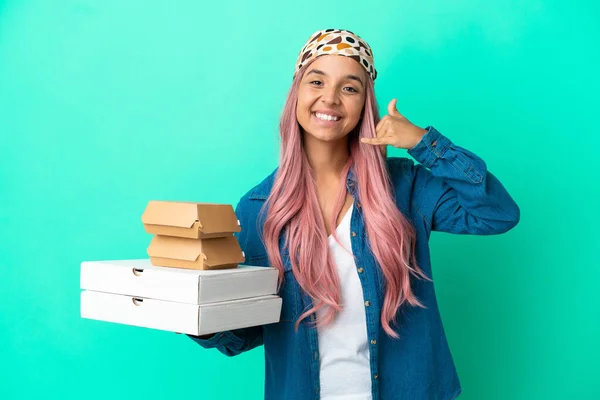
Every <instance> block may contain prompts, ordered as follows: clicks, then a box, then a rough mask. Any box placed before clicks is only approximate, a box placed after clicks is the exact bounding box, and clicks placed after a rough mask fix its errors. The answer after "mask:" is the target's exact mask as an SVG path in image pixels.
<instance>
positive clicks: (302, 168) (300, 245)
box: [263, 60, 430, 338]
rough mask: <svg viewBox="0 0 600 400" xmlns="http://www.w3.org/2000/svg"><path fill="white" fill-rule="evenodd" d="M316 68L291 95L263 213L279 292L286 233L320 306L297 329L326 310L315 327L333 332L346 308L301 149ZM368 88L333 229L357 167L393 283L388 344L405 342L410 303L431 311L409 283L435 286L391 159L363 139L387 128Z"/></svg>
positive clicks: (379, 252) (372, 231)
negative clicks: (302, 118)
mask: <svg viewBox="0 0 600 400" xmlns="http://www.w3.org/2000/svg"><path fill="white" fill-rule="evenodd" d="M313 61H314V60H313ZM311 63H312V62H309V63H308V64H306V65H304V66H303V67H302V69H301V70H300V71H298V73H297V74H296V77H295V79H294V80H293V82H292V86H291V88H290V91H289V93H288V97H287V100H286V103H285V106H284V109H283V113H282V116H281V120H280V124H279V130H280V135H281V152H280V161H279V168H278V170H277V173H276V175H275V181H274V183H273V188H272V190H271V193H270V195H269V197H268V199H267V202H266V204H265V207H264V208H263V211H264V210H265V208H266V207H267V206H268V213H267V216H266V219H265V224H264V231H263V241H264V244H265V248H266V250H267V254H268V257H269V262H270V263H271V265H273V266H274V267H275V268H277V269H278V270H279V276H280V279H279V285H280V286H281V284H282V280H283V276H284V269H283V260H282V257H281V254H280V251H279V239H280V237H281V234H282V232H283V234H284V235H285V246H286V248H287V249H288V250H289V255H290V262H291V266H292V272H293V274H294V277H295V278H296V280H297V281H298V283H299V285H300V286H301V287H302V289H303V290H304V291H305V292H306V293H307V294H308V295H309V296H310V297H311V298H312V299H313V307H312V308H311V309H309V310H307V311H306V312H304V313H303V314H301V315H300V317H299V318H298V320H297V321H296V325H295V327H296V329H298V326H299V324H300V322H301V321H302V320H303V319H304V318H306V317H308V316H309V315H311V314H312V313H313V312H315V311H317V310H318V309H320V308H322V307H324V306H329V307H328V308H327V309H326V310H325V312H324V313H323V318H319V319H318V321H317V323H316V324H317V326H323V325H326V324H329V323H330V322H331V321H332V320H333V319H334V317H335V313H336V312H337V311H340V310H341V307H342V306H341V305H340V300H341V298H340V284H339V280H338V276H337V272H336V268H335V264H334V263H333V260H332V257H331V255H330V254H329V245H328V236H327V230H326V227H325V221H324V219H323V215H322V213H321V209H320V206H319V202H318V200H317V192H316V188H315V183H314V175H313V170H312V168H311V166H310V164H309V163H308V158H307V156H306V152H305V150H304V147H303V144H302V142H303V140H302V131H301V128H300V125H299V123H298V120H297V118H296V105H297V101H298V86H299V84H300V81H301V80H302V77H303V75H304V73H305V72H306V69H307V68H308V66H309V65H310V64H311ZM366 83H367V84H366V100H365V107H364V109H363V118H362V121H359V123H358V124H357V126H356V128H355V129H354V130H353V131H352V132H350V133H349V134H348V146H349V153H350V156H349V157H348V161H347V163H346V165H345V168H344V170H343V172H342V175H341V176H340V179H343V182H344V184H342V185H340V186H341V188H340V190H339V192H338V194H337V197H336V202H335V203H334V210H333V217H332V221H331V223H330V226H331V227H335V226H336V222H335V221H336V220H337V218H338V216H339V214H340V212H341V209H342V207H343V205H344V203H345V199H346V196H347V190H346V185H345V180H346V177H347V174H348V171H349V169H350V167H351V166H352V165H353V166H354V168H353V170H354V173H355V176H356V180H357V183H358V194H359V196H360V203H361V207H362V209H363V215H364V221H365V226H366V234H367V237H368V238H369V240H368V242H369V246H370V248H371V250H372V252H373V255H374V256H375V259H376V261H377V263H378V264H379V266H380V268H381V271H382V273H383V276H384V278H385V282H386V289H385V297H384V302H383V309H382V312H381V324H382V326H383V328H384V330H385V332H386V333H387V334H388V335H389V336H391V337H394V338H398V337H399V335H398V334H397V333H396V332H395V331H394V330H393V329H392V327H391V324H392V323H394V324H395V323H396V319H395V318H396V313H397V311H398V309H399V308H400V306H401V305H402V304H403V303H405V302H408V303H409V304H410V305H412V306H420V307H424V306H423V304H421V303H420V302H419V300H418V299H417V298H416V296H415V295H414V294H413V292H412V290H411V287H410V275H411V274H412V275H414V276H416V277H420V278H424V279H427V280H430V279H429V278H428V277H427V276H426V275H425V273H423V271H422V270H421V269H420V268H419V267H418V265H417V261H416V258H415V242H416V235H415V231H414V228H413V227H412V226H411V224H410V223H409V221H408V220H407V219H406V218H405V217H404V216H403V215H402V213H401V212H400V211H399V210H398V208H397V206H396V204H395V201H394V193H393V190H392V185H391V182H390V178H389V175H388V171H387V168H386V161H385V154H382V152H381V151H380V148H379V146H373V145H367V144H362V143H360V141H359V138H360V137H369V138H371V137H375V136H376V133H375V126H376V125H377V124H378V123H379V121H380V117H379V110H378V107H377V102H376V99H375V91H374V87H373V80H372V79H371V78H370V77H368V78H367V82H366ZM332 231H333V232H332V233H333V236H334V238H335V239H336V240H338V239H337V237H336V236H335V229H332Z"/></svg>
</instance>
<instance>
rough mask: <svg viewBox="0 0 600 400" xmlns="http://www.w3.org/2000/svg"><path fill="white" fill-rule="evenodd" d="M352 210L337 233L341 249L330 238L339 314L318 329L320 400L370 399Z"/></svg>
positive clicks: (364, 317) (366, 341) (364, 318)
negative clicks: (355, 258)
mask: <svg viewBox="0 0 600 400" xmlns="http://www.w3.org/2000/svg"><path fill="white" fill-rule="evenodd" d="M353 208H354V205H352V206H351V207H350V209H349V210H348V211H347V212H346V215H345V216H344V218H343V220H342V222H341V223H340V225H339V226H338V227H337V229H336V234H337V235H338V238H339V240H340V242H342V244H343V245H344V247H341V246H340V245H339V243H338V242H336V241H335V239H334V238H333V236H329V251H330V252H331V255H332V257H333V261H334V264H335V266H336V269H337V273H338V277H339V281H340V285H341V300H342V312H341V313H339V314H338V315H336V318H335V319H334V320H333V322H332V323H331V324H330V325H328V326H326V327H323V328H319V329H318V336H319V354H320V358H321V360H320V361H321V368H320V380H321V399H323V400H371V399H372V397H371V367H370V364H369V340H368V337H367V322H366V315H365V304H364V296H363V292H362V286H361V284H360V279H359V277H358V272H357V271H356V263H355V262H354V257H353V255H352V246H351V243H350V217H351V215H352V209H353ZM346 249H347V250H348V251H346ZM324 312H325V310H324V308H322V309H320V310H318V311H317V317H320V316H322V314H324Z"/></svg>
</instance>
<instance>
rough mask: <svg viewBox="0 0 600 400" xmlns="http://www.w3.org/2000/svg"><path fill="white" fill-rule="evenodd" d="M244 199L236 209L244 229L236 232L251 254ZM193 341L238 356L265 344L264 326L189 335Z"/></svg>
mask: <svg viewBox="0 0 600 400" xmlns="http://www.w3.org/2000/svg"><path fill="white" fill-rule="evenodd" d="M242 204H243V199H242V201H240V202H239V203H238V205H237V207H236V209H235V214H236V215H237V217H238V218H240V222H241V226H242V230H241V232H239V233H236V234H235V236H236V237H237V239H238V241H239V243H240V246H241V248H242V250H243V251H244V253H245V254H249V252H248V251H247V246H248V237H247V232H248V230H247V229H246V230H244V226H248V221H245V220H244V218H246V216H247V214H245V213H244V212H243V210H242V209H241V207H243V205H242ZM187 336H189V337H190V338H191V339H192V340H193V341H195V342H196V343H198V344H199V345H200V346H202V347H204V348H205V349H211V348H216V349H217V350H219V351H220V352H221V353H223V354H225V355H226V356H229V357H232V356H237V355H238V354H241V353H243V352H245V351H248V350H252V349H253V348H255V347H258V346H261V345H262V344H263V331H262V326H252V327H249V328H241V329H233V330H230V331H225V332H219V333H216V334H214V335H213V336H211V337H209V338H208V339H201V338H200V337H198V336H194V335H187Z"/></svg>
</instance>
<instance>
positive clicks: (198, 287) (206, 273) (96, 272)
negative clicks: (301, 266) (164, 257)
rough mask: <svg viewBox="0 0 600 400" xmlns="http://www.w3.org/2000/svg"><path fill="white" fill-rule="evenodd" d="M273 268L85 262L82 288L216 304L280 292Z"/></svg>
mask: <svg viewBox="0 0 600 400" xmlns="http://www.w3.org/2000/svg"><path fill="white" fill-rule="evenodd" d="M277 278H278V272H277V270H276V269H275V268H273V267H259V266H248V265H240V266H238V267H237V268H231V269H222V270H190V269H183V268H171V267H158V266H154V265H152V264H151V262H150V260H149V259H139V260H115V261H84V262H82V263H81V273H80V287H81V289H84V290H93V291H96V292H106V293H113V294H122V295H128V296H136V297H143V298H151V299H156V300H167V301H176V302H181V303H190V304H204V303H215V302H218V301H228V300H236V299H243V298H248V297H257V296H266V295H272V294H276V293H277Z"/></svg>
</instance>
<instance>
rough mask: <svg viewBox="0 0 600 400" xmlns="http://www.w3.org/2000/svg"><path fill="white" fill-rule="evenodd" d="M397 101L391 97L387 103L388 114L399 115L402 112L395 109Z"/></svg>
mask: <svg viewBox="0 0 600 400" xmlns="http://www.w3.org/2000/svg"><path fill="white" fill-rule="evenodd" d="M397 102H398V100H396V99H392V101H390V103H389V104H388V114H389V115H392V116H394V117H401V116H402V114H400V112H399V111H398V110H397V109H396V104H397Z"/></svg>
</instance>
